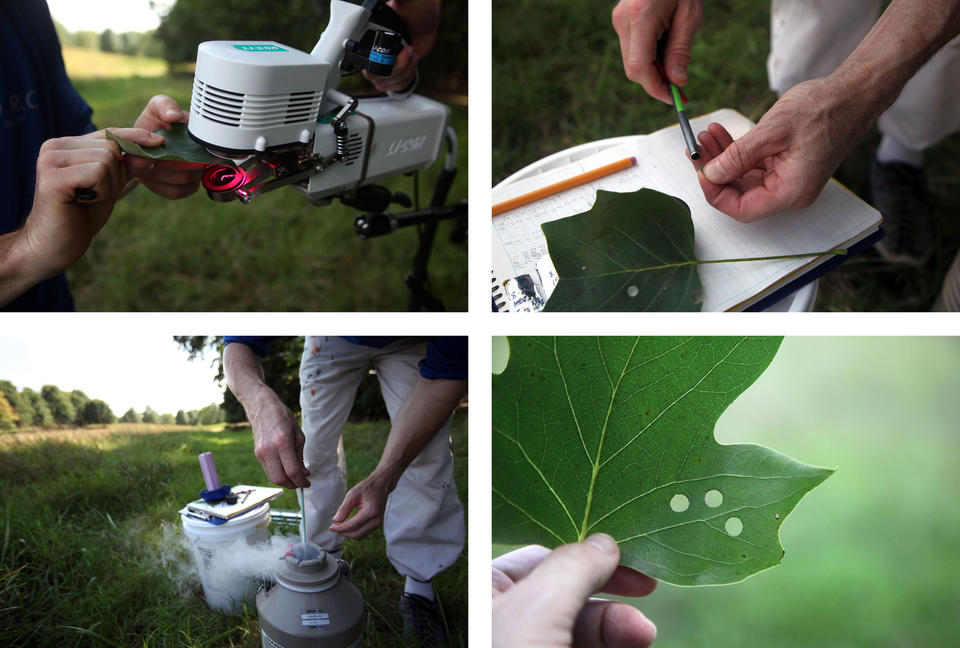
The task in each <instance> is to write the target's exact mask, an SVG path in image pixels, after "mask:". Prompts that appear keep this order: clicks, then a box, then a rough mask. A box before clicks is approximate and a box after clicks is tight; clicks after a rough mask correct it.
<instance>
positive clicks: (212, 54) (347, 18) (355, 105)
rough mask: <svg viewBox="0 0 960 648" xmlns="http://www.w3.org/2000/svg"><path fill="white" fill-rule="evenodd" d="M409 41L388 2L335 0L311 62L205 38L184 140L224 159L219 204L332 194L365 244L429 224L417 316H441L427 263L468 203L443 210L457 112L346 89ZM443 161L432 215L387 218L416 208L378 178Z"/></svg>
mask: <svg viewBox="0 0 960 648" xmlns="http://www.w3.org/2000/svg"><path fill="white" fill-rule="evenodd" d="M408 42H409V37H408V36H407V29H406V26H405V25H404V24H403V21H402V20H401V19H400V17H399V16H398V15H397V14H396V13H395V12H394V11H393V10H392V9H391V8H390V7H388V6H386V4H384V2H383V0H364V1H363V2H362V3H360V4H353V3H350V2H345V1H344V0H332V2H331V3H330V20H329V23H328V24H327V27H326V29H325V30H324V31H323V33H322V34H321V36H320V40H319V41H318V42H317V44H316V46H315V47H314V48H313V51H311V52H310V53H309V54H307V53H306V52H302V51H300V50H297V49H296V48H293V47H290V46H288V45H284V44H281V43H277V42H273V41H208V42H205V43H201V44H200V46H199V48H198V51H197V64H196V72H195V76H194V83H193V97H192V101H191V105H190V120H189V126H188V132H189V134H190V136H191V137H192V138H193V139H194V140H195V141H196V142H198V143H200V144H201V145H203V146H204V147H206V149H207V150H208V151H209V152H210V153H211V154H213V155H214V156H217V157H219V158H222V159H224V161H225V163H224V164H222V165H218V164H211V165H208V166H207V168H206V169H205V171H204V174H203V186H204V188H205V189H206V190H207V193H208V195H209V196H210V197H211V198H212V199H214V200H218V201H229V200H240V201H242V202H244V203H249V202H250V201H252V200H253V199H254V198H256V197H257V196H259V195H261V194H263V193H266V192H268V191H272V190H274V189H277V188H280V187H285V186H290V187H292V188H293V189H295V190H296V191H299V192H300V193H302V194H303V195H304V196H305V197H306V199H307V200H309V201H310V202H311V203H312V204H314V205H318V206H319V205H326V204H328V203H330V201H331V200H332V199H333V198H339V199H340V200H341V202H343V203H344V204H346V205H348V206H350V207H353V208H355V209H358V210H360V211H361V212H365V213H364V214H363V215H362V216H360V217H358V218H357V220H356V223H355V230H356V233H357V234H358V235H359V236H360V237H361V238H369V237H372V236H380V235H383V234H389V233H391V232H393V231H395V230H396V229H398V228H399V227H404V226H409V225H425V227H424V228H422V229H421V241H420V249H419V251H418V254H417V258H416V260H415V262H414V266H415V267H414V273H413V275H412V276H410V277H407V278H406V281H407V284H408V286H410V289H411V291H412V295H411V308H414V307H416V308H417V309H419V308H422V307H426V308H428V309H436V308H438V307H440V305H439V302H436V300H435V299H434V298H433V297H432V296H431V295H429V292H428V291H427V289H426V262H427V259H428V258H429V251H430V247H431V245H432V242H433V237H434V234H435V228H436V223H437V221H438V220H442V219H444V218H454V217H460V220H461V225H462V226H461V227H459V228H457V230H458V231H459V234H460V236H465V216H466V202H465V201H464V202H461V203H458V204H454V205H445V204H444V203H445V202H446V197H447V193H448V191H449V189H450V185H451V183H452V182H453V178H454V176H455V175H456V171H457V167H456V157H457V137H456V133H455V132H454V130H453V129H452V128H450V127H449V126H448V121H449V115H450V111H449V109H448V108H447V107H446V106H445V105H443V104H441V103H439V102H437V101H434V100H432V99H428V98H427V97H423V96H421V95H418V94H414V93H413V89H414V88H413V86H414V85H415V82H414V83H413V84H411V87H410V88H408V89H407V90H404V91H402V92H400V93H387V94H386V95H381V96H374V97H367V98H354V97H351V96H349V95H347V94H345V93H343V92H341V91H339V90H337V86H338V85H339V84H340V80H341V77H342V76H345V75H347V74H353V73H356V72H358V71H361V70H366V71H368V72H369V73H371V74H375V75H380V76H388V75H390V74H391V72H392V71H393V67H394V63H395V61H396V58H397V55H398V54H399V52H400V51H401V50H402V49H403V47H404V45H405V44H406V43H408ZM444 142H446V155H445V157H444V161H443V168H442V171H441V173H440V175H439V177H438V179H437V183H436V185H435V187H434V192H433V197H432V199H431V203H430V205H429V207H427V208H424V209H418V208H417V209H413V210H412V211H408V212H405V213H397V214H391V213H387V211H386V210H387V209H388V208H389V207H390V205H391V204H394V203H396V204H399V205H401V206H402V207H404V208H406V209H410V208H411V207H414V204H413V202H412V201H411V200H410V199H409V197H408V196H406V195H404V194H401V193H393V192H391V191H390V190H389V189H387V188H386V187H383V186H381V185H378V184H377V183H378V182H382V181H385V180H387V179H389V178H393V177H395V176H398V175H401V174H409V173H412V172H416V171H418V170H421V169H425V168H427V167H429V166H431V165H432V164H434V163H435V162H436V161H437V160H438V159H439V158H440V156H441V155H442V154H443V150H444Z"/></svg>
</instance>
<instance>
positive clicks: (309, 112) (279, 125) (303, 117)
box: [188, 41, 330, 153]
mask: <svg viewBox="0 0 960 648" xmlns="http://www.w3.org/2000/svg"><path fill="white" fill-rule="evenodd" d="M329 71H330V64H329V63H326V62H324V61H323V60H322V59H320V58H318V57H316V56H310V55H309V54H307V53H306V52H301V51H300V50H297V49H294V48H292V47H289V46H288V45H282V44H280V43H275V42H273V41H208V42H206V43H201V44H200V47H199V48H198V50H197V68H196V72H195V73H194V80H193V99H192V101H191V104H190V122H189V126H188V130H189V131H190V134H191V135H192V136H193V138H194V139H196V140H198V141H199V142H201V143H203V144H205V145H206V146H209V147H211V148H215V149H218V150H221V151H227V152H238V153H252V152H255V151H260V152H262V151H264V150H266V149H268V148H274V147H277V146H285V145H290V144H296V143H303V144H305V143H307V142H308V141H309V139H310V136H311V133H313V131H314V127H315V125H316V122H317V115H318V113H319V111H320V102H321V101H322V99H323V89H324V84H325V81H326V79H327V75H328V73H329Z"/></svg>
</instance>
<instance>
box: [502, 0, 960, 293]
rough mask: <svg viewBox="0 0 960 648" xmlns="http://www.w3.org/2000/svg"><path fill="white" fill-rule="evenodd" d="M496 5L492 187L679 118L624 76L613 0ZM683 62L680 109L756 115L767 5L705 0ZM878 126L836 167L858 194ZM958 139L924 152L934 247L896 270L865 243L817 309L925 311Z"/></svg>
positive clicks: (943, 253)
mask: <svg viewBox="0 0 960 648" xmlns="http://www.w3.org/2000/svg"><path fill="white" fill-rule="evenodd" d="M493 6H494V12H493V21H494V23H493V106H494V108H493V110H494V114H493V124H494V126H493V178H494V182H499V181H500V180H501V179H503V178H504V177H506V176H507V175H509V174H510V173H512V172H514V171H517V170H518V169H520V168H522V167H523V166H525V165H527V164H529V163H531V162H534V161H536V160H537V159H539V158H541V157H543V156H545V155H548V154H550V153H554V152H556V151H559V150H562V149H564V148H567V147H570V146H573V145H576V144H582V143H584V142H590V141H593V140H598V139H603V138H606V137H614V136H620V135H628V134H633V133H646V132H650V131H653V130H657V129H659V128H663V127H666V126H671V125H674V124H675V123H676V114H675V113H674V112H673V111H672V108H670V107H669V106H666V105H664V104H661V103H660V102H658V101H655V100H653V99H650V98H649V97H647V96H646V94H645V93H644V92H643V90H642V89H641V88H640V86H638V85H635V84H633V83H630V82H629V81H628V80H627V79H626V77H625V76H624V74H623V66H622V63H621V58H620V48H619V43H618V40H617V36H616V33H615V32H614V30H613V27H612V25H611V23H610V10H612V8H613V6H614V3H613V2H609V3H605V4H602V5H597V3H595V2H590V1H589V0H563V1H560V0H546V1H544V2H533V1H531V0H520V1H519V2H509V1H507V0H495V2H494V5H493ZM704 10H705V15H704V19H703V26H702V28H701V30H700V33H699V35H698V37H697V41H696V43H695V45H694V50H693V61H692V63H691V66H690V70H689V72H690V84H689V86H688V90H687V94H688V95H689V97H690V104H689V105H688V107H687V110H688V112H690V113H692V114H694V115H698V114H704V113H708V112H711V111H713V110H716V109H718V108H724V107H727V108H734V109H736V110H739V111H740V112H741V113H743V114H744V115H746V116H748V117H749V118H750V119H752V120H754V121H756V120H758V119H759V118H760V117H761V116H762V115H763V114H764V112H765V111H766V110H767V108H769V107H770V106H771V105H772V104H773V102H774V101H775V100H776V96H775V95H774V94H773V93H772V92H771V91H770V90H769V88H768V86H767V77H766V67H765V62H766V57H767V54H768V52H769V33H770V30H769V21H770V9H769V3H768V2H758V1H757V0H725V1H723V2H709V3H706V6H705V8H704ZM878 141H879V136H878V134H877V132H876V129H875V128H874V129H873V131H872V132H871V133H870V135H869V136H868V137H867V138H866V139H865V140H864V141H863V142H862V143H861V144H860V145H859V146H858V147H857V148H856V149H854V151H853V152H852V153H851V154H850V156H849V157H848V159H847V160H846V161H845V162H844V164H843V165H842V166H841V167H840V169H839V171H838V172H837V174H836V177H837V179H838V180H840V181H841V182H843V183H844V184H846V185H847V186H849V187H850V188H851V189H853V190H854V191H855V192H856V193H858V194H859V195H861V196H866V182H865V173H866V164H867V161H868V160H869V156H870V155H871V154H872V150H873V148H874V147H875V146H876V143H877V142H878ZM958 179H960V135H956V134H955V135H953V136H951V137H949V138H947V139H946V140H945V141H943V142H942V143H941V144H939V145H938V146H936V147H935V148H933V149H932V150H931V151H929V152H928V155H927V184H928V188H929V190H930V192H931V196H932V199H933V202H934V208H933V214H932V216H933V219H934V223H935V227H936V233H937V237H936V250H935V254H934V255H933V257H932V258H931V260H930V262H929V263H928V264H927V265H926V266H925V267H923V268H918V269H904V268H892V267H890V266H888V265H886V264H885V263H884V262H882V261H881V260H880V257H879V256H878V255H876V254H875V253H874V252H873V251H872V250H871V251H868V252H866V253H864V254H861V255H860V256H859V257H857V258H856V259H854V260H853V261H851V262H848V263H846V264H845V265H844V266H842V267H841V268H840V269H838V270H834V271H832V272H830V273H828V274H827V276H826V278H825V279H824V280H823V281H822V282H821V294H820V298H819V300H818V303H817V307H818V309H820V310H831V311H867V310H870V311H900V310H926V309H928V308H929V306H930V304H931V303H932V302H933V300H934V298H935V297H936V295H937V293H938V291H939V289H940V282H941V278H942V276H943V274H944V273H945V272H946V270H947V267H948V266H949V264H950V262H951V261H952V260H953V257H954V254H955V253H956V251H957V249H958V248H960V220H958V219H957V218H956V214H957V213H958V212H960V192H958V191H957V188H958V182H960V180H958Z"/></svg>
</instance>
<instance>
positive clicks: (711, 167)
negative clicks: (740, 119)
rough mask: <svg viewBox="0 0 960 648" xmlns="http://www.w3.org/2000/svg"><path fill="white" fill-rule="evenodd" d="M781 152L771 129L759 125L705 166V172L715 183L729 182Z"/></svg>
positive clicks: (708, 178)
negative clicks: (768, 157)
mask: <svg viewBox="0 0 960 648" xmlns="http://www.w3.org/2000/svg"><path fill="white" fill-rule="evenodd" d="M779 152H780V151H779V149H778V148H777V145H776V140H775V139H774V138H773V136H772V134H771V132H770V129H768V128H764V127H763V126H762V125H761V126H757V127H756V128H754V129H753V130H752V131H750V132H749V133H747V134H746V135H744V136H743V137H741V138H740V139H738V140H736V141H735V142H733V143H732V144H730V146H728V147H727V148H726V150H725V151H723V153H721V154H720V155H718V156H717V157H716V158H714V159H713V160H711V161H710V162H709V163H708V164H707V165H706V166H704V167H703V174H704V175H705V176H706V177H707V180H709V181H710V182H712V183H714V184H728V183H730V182H733V181H734V180H736V179H738V178H740V177H741V176H743V175H744V174H745V173H747V171H750V170H751V169H756V168H758V167H759V166H760V164H761V163H762V162H763V159H764V158H766V157H767V156H770V155H774V154H775V153H779Z"/></svg>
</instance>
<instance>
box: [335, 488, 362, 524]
mask: <svg viewBox="0 0 960 648" xmlns="http://www.w3.org/2000/svg"><path fill="white" fill-rule="evenodd" d="M356 506H357V496H356V494H355V489H352V488H351V489H350V492H348V493H347V495H346V497H344V498H343V504H341V505H340V508H338V509H337V512H336V514H334V516H333V521H334V522H343V521H344V520H346V519H347V517H348V516H349V515H350V512H351V511H352V510H353V509H354V508H356Z"/></svg>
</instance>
